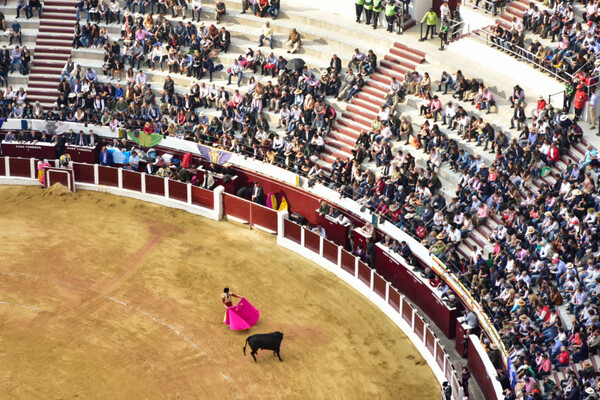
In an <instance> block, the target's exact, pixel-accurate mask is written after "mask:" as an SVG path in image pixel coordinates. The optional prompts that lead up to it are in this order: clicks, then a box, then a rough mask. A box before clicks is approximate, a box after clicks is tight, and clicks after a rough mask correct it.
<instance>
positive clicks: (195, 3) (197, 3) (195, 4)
mask: <svg viewBox="0 0 600 400" xmlns="http://www.w3.org/2000/svg"><path fill="white" fill-rule="evenodd" d="M201 12H202V0H192V21H193V20H194V13H197V14H196V15H197V16H198V19H197V20H196V21H197V22H200V13H201Z"/></svg>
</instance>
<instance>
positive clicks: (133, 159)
mask: <svg viewBox="0 0 600 400" xmlns="http://www.w3.org/2000/svg"><path fill="white" fill-rule="evenodd" d="M139 165H140V157H138V154H137V151H135V150H133V151H132V152H131V155H130V156H129V169H130V170H132V171H137V170H138V167H139Z"/></svg>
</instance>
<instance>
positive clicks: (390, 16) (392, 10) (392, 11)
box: [356, 1, 396, 32]
mask: <svg viewBox="0 0 600 400" xmlns="http://www.w3.org/2000/svg"><path fill="white" fill-rule="evenodd" d="M384 13H385V19H386V21H387V24H388V27H387V31H388V32H393V31H394V21H395V20H396V3H395V2H393V1H389V2H388V3H387V4H386V5H385V11H384ZM356 22H358V21H356Z"/></svg>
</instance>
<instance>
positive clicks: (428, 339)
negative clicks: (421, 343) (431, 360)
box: [425, 328, 435, 355]
mask: <svg viewBox="0 0 600 400" xmlns="http://www.w3.org/2000/svg"><path fill="white" fill-rule="evenodd" d="M425 346H427V348H428V349H429V352H430V353H431V354H432V355H433V352H434V351H435V336H434V335H433V332H431V329H429V328H427V329H426V330H425Z"/></svg>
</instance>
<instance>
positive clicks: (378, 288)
mask: <svg viewBox="0 0 600 400" xmlns="http://www.w3.org/2000/svg"><path fill="white" fill-rule="evenodd" d="M386 286H387V284H386V282H385V279H383V278H382V277H381V275H379V274H378V273H375V275H373V291H374V292H375V293H377V294H378V295H379V296H380V297H381V298H382V299H385V287H386Z"/></svg>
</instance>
